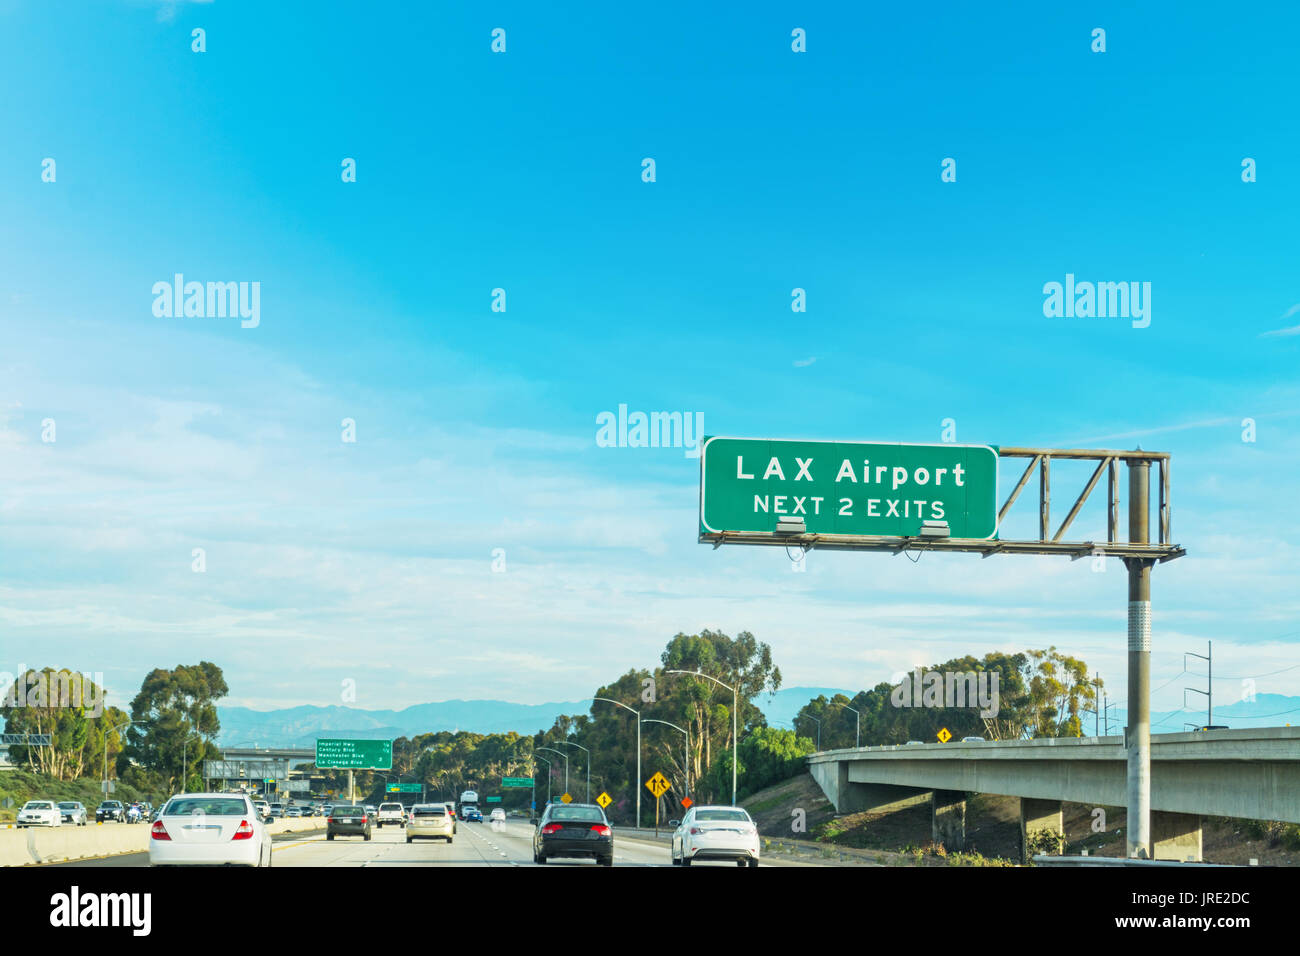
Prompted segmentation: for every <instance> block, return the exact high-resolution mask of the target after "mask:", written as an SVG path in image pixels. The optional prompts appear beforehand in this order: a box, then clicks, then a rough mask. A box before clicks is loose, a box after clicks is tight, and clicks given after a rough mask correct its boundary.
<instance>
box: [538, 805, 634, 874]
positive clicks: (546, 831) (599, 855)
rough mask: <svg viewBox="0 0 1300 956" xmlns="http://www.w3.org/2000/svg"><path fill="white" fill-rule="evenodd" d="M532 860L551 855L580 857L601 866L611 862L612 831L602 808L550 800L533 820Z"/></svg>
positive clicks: (609, 864) (544, 860) (610, 864)
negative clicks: (537, 818)
mask: <svg viewBox="0 0 1300 956" xmlns="http://www.w3.org/2000/svg"><path fill="white" fill-rule="evenodd" d="M536 823H537V829H536V830H535V831H534V832H533V862H534V863H545V862H546V861H547V860H548V859H551V858H553V857H580V858H590V859H593V860H595V861H596V862H597V863H599V864H600V865H601V866H613V865H614V833H613V831H612V830H610V828H609V820H607V819H606V818H605V811H604V810H602V809H601V808H600V807H599V806H597V805H596V804H594V803H569V804H564V803H553V804H551V805H550V806H548V807H547V808H546V812H545V813H543V814H542V816H541V818H540V819H539V820H537V821H536Z"/></svg>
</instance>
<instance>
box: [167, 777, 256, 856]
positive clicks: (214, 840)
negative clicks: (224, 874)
mask: <svg viewBox="0 0 1300 956" xmlns="http://www.w3.org/2000/svg"><path fill="white" fill-rule="evenodd" d="M149 863H150V864H152V865H153V866H221V865H227V866H270V865H271V834H270V833H269V832H267V829H266V824H264V823H263V822H262V818H261V817H260V816H258V813H257V810H256V808H254V806H253V801H251V800H249V799H248V797H247V796H246V795H245V794H242V793H183V794H181V795H179V796H175V797H172V798H171V799H170V800H168V801H167V805H166V806H165V807H163V811H162V814H161V815H160V816H159V817H158V820H157V822H155V823H154V825H153V826H152V827H151V828H150V830H149Z"/></svg>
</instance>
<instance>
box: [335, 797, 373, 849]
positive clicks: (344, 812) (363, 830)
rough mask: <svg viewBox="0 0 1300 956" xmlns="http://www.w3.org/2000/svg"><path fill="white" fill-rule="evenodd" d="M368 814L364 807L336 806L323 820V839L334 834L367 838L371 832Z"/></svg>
mask: <svg viewBox="0 0 1300 956" xmlns="http://www.w3.org/2000/svg"><path fill="white" fill-rule="evenodd" d="M372 825H373V824H372V821H371V819H370V814H368V813H366V808H365V807H357V806H347V805H344V806H336V807H335V808H334V809H333V811H332V812H331V813H330V815H329V819H328V820H326V822H325V839H327V840H332V839H334V838H335V837H336V836H359V837H361V838H363V839H366V840H369V839H370V835H371V833H372V832H373V830H372V829H371V828H372Z"/></svg>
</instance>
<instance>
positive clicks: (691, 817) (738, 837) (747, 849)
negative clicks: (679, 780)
mask: <svg viewBox="0 0 1300 956" xmlns="http://www.w3.org/2000/svg"><path fill="white" fill-rule="evenodd" d="M758 843H759V841H758V827H756V826H755V825H754V821H753V820H752V819H751V818H750V816H749V814H748V813H746V812H745V810H744V808H742V807H691V809H690V810H688V811H687V813H686V816H685V817H683V818H682V822H681V825H680V826H679V827H678V828H677V829H676V830H674V831H673V845H672V850H671V854H672V860H673V865H674V866H690V865H691V863H693V862H694V861H696V860H728V861H734V862H735V864H736V865H737V866H758V853H759V848H758Z"/></svg>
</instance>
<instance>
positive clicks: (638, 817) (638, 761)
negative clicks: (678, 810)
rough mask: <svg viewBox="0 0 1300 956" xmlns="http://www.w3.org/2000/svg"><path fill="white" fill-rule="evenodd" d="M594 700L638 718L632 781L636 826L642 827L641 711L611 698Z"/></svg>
mask: <svg viewBox="0 0 1300 956" xmlns="http://www.w3.org/2000/svg"><path fill="white" fill-rule="evenodd" d="M591 699H592V700H603V701H604V702H605V703H607V704H617V705H618V706H619V707H622V708H623V709H624V710H631V711H632V713H633V714H634V715H635V716H636V780H634V781H632V789H633V790H635V791H636V825H637V826H638V827H640V826H641V711H639V710H632V708H631V707H629V706H628V705H627V704H625V703H623V702H622V701H618V700H612V699H610V698H609V697H593V698H591Z"/></svg>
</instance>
